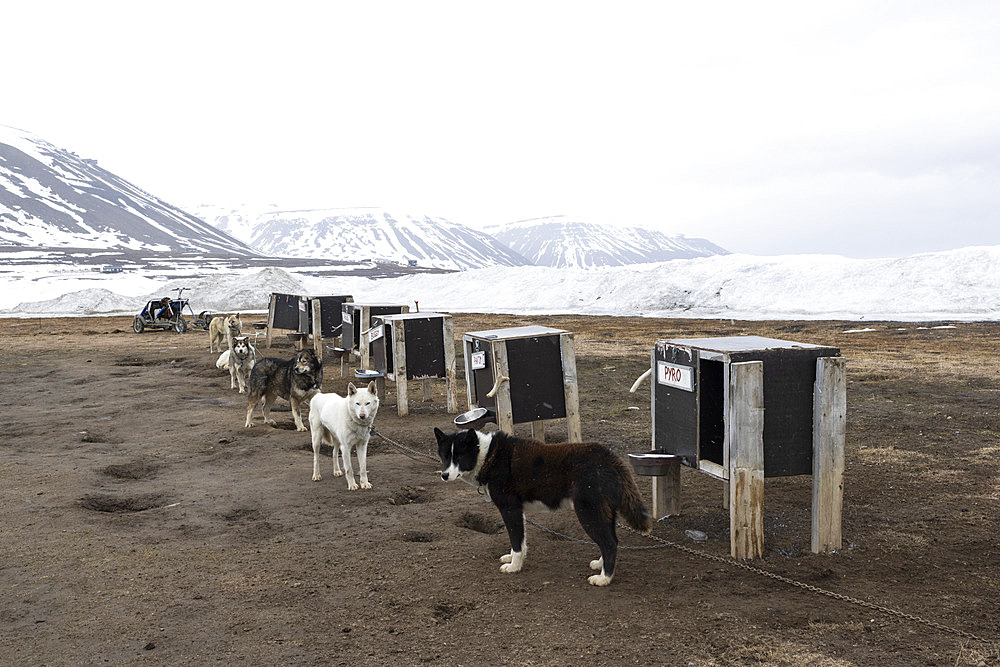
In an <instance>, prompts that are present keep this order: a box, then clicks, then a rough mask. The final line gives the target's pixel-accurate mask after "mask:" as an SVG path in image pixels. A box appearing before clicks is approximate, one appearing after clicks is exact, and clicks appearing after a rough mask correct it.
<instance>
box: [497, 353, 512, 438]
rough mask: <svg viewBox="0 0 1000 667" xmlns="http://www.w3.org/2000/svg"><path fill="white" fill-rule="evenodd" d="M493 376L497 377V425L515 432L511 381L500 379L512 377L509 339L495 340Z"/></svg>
mask: <svg viewBox="0 0 1000 667" xmlns="http://www.w3.org/2000/svg"><path fill="white" fill-rule="evenodd" d="M492 348H493V377H494V378H497V382H498V386H497V393H496V402H497V408H496V410H497V426H499V427H500V430H501V431H506V432H507V433H513V432H514V409H513V407H512V406H511V403H510V381H509V380H507V381H503V382H501V381H499V379H500V378H509V377H510V364H509V363H508V361H507V341H504V340H497V341H494V342H493V345H492Z"/></svg>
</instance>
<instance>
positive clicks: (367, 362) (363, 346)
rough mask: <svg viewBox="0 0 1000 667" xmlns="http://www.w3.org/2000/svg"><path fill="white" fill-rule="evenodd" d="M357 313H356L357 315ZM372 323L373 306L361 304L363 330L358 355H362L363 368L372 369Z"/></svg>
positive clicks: (360, 329) (360, 326)
mask: <svg viewBox="0 0 1000 667" xmlns="http://www.w3.org/2000/svg"><path fill="white" fill-rule="evenodd" d="M356 314H357V313H355V315H356ZM371 325H372V308H371V306H361V324H360V325H359V331H360V332H361V334H360V336H359V338H360V340H359V341H358V356H360V357H361V368H363V369H365V370H370V369H371V367H372V366H371V363H372V362H371V343H369V342H368V333H367V331H368V327H370V326H371Z"/></svg>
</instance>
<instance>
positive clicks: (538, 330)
mask: <svg viewBox="0 0 1000 667" xmlns="http://www.w3.org/2000/svg"><path fill="white" fill-rule="evenodd" d="M564 333H568V332H567V331H566V330H565V329H553V328H552V327H543V326H539V325H537V324H532V325H529V326H526V327H510V328H507V329H489V330H487V331H470V332H468V333H466V334H465V336H466V337H467V338H490V339H494V338H497V339H500V338H504V339H507V338H534V337H535V336H552V335H558V334H564Z"/></svg>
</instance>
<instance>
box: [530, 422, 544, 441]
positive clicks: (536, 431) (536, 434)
mask: <svg viewBox="0 0 1000 667" xmlns="http://www.w3.org/2000/svg"><path fill="white" fill-rule="evenodd" d="M531 438H532V439H533V440H537V441H539V442H545V420H544V419H539V420H538V421H533V422H531Z"/></svg>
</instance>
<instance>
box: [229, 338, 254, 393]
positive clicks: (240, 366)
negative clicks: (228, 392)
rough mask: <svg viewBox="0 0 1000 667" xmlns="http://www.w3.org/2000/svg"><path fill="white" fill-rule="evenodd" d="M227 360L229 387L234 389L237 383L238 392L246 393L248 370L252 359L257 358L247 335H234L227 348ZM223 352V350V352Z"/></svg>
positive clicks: (248, 382) (248, 378)
mask: <svg viewBox="0 0 1000 667" xmlns="http://www.w3.org/2000/svg"><path fill="white" fill-rule="evenodd" d="M227 352H229V360H228V364H227V367H228V368H229V388H230V389H236V385H237V383H239V387H240V393H241V394H245V393H247V386H248V385H249V384H250V372H251V371H252V370H253V366H254V361H256V359H257V350H255V349H254V346H253V345H252V344H251V343H250V337H249V336H234V337H233V346H232V347H231V348H230V349H229V350H227ZM223 354H225V352H223Z"/></svg>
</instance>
